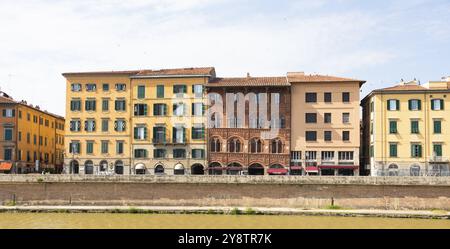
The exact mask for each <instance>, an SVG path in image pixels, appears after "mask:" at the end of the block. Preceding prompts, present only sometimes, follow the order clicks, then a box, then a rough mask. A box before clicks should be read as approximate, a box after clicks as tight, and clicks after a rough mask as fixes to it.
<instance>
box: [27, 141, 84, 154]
mask: <svg viewBox="0 0 450 249" xmlns="http://www.w3.org/2000/svg"><path fill="white" fill-rule="evenodd" d="M80 147H81V144H80V142H78V141H72V142H71V143H69V153H71V154H80ZM35 157H36V156H35Z"/></svg>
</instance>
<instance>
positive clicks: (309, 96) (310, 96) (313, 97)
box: [305, 93, 317, 103]
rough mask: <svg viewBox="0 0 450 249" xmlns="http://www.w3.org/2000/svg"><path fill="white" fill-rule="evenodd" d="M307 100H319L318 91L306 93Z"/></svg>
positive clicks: (311, 101)
mask: <svg viewBox="0 0 450 249" xmlns="http://www.w3.org/2000/svg"><path fill="white" fill-rule="evenodd" d="M305 102H306V103H316V102H317V93H305Z"/></svg>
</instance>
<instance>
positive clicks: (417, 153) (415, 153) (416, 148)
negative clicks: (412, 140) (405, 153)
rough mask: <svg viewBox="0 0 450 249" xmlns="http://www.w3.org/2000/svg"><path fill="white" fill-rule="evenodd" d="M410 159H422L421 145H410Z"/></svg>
mask: <svg viewBox="0 0 450 249" xmlns="http://www.w3.org/2000/svg"><path fill="white" fill-rule="evenodd" d="M411 157H422V145H421V144H411Z"/></svg>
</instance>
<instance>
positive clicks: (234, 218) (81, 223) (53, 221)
mask: <svg viewBox="0 0 450 249" xmlns="http://www.w3.org/2000/svg"><path fill="white" fill-rule="evenodd" d="M0 228H62V229H65V228H85V229H96V228H98V229H100V228H106V229H108V228H117V229H120V228H125V229H126V228H149V229H158V228H162V229H171V228H180V229H189V228H191V229H196V228H207V229H208V228H212V229H215V228H225V229H226V228H229V229H233V228H239V229H245V228H262V229H279V228H281V229H283V228H294V229H295V228H299V229H301V228H308V229H315V228H331V229H334V228H349V229H360V228H368V229H372V228H386V229H390V228H405V229H408V228H431V229H435V228H447V229H450V220H440V219H400V218H367V217H328V216H279V215H274V216H271V215H205V214H198V215H197V214H110V213H94V214H93V213H0Z"/></svg>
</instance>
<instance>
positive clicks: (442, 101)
mask: <svg viewBox="0 0 450 249" xmlns="http://www.w3.org/2000/svg"><path fill="white" fill-rule="evenodd" d="M440 101H441V110H444V100H443V99H441V100H440Z"/></svg>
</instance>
